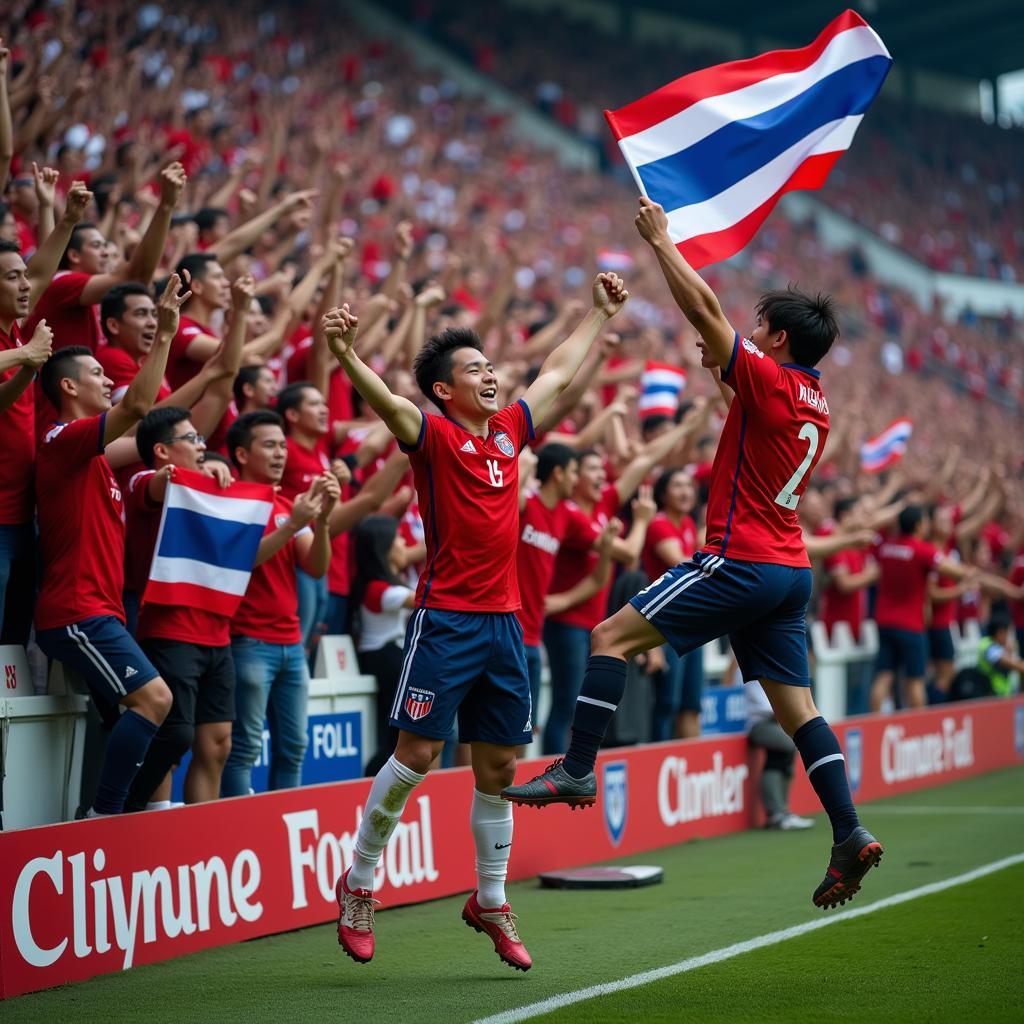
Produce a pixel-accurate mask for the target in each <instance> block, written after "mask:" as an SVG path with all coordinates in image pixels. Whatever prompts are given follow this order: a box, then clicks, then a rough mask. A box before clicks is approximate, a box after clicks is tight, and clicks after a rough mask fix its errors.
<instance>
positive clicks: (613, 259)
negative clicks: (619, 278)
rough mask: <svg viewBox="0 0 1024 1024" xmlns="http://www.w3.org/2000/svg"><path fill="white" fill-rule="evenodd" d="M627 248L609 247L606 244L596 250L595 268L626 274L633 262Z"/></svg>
mask: <svg viewBox="0 0 1024 1024" xmlns="http://www.w3.org/2000/svg"><path fill="white" fill-rule="evenodd" d="M635 262H636V261H635V260H634V259H633V254H632V253H631V252H630V251H629V250H628V249H611V248H608V247H607V246H605V247H602V248H600V249H598V250H597V269H598V270H600V271H601V272H602V273H604V272H612V273H615V274H628V273H629V272H630V271H631V270H632V269H633V266H634V264H635Z"/></svg>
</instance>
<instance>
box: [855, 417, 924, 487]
mask: <svg viewBox="0 0 1024 1024" xmlns="http://www.w3.org/2000/svg"><path fill="white" fill-rule="evenodd" d="M913 432H914V424H913V423H912V422H911V421H910V420H909V419H906V418H903V419H899V420H893V421H892V423H890V424H889V426H887V427H886V428H885V430H883V431H882V432H881V433H880V434H879V435H878V436H877V437H873V438H871V440H870V441H865V442H864V444H862V445H861V446H860V468H861V469H862V470H864V472H865V473H881V472H882V470H883V469H888V468H889V467H890V466H892V465H893V464H894V463H897V462H899V461H900V459H902V458H903V456H904V454H905V453H906V450H907V441H909V440H910V435H911V434H912V433H913Z"/></svg>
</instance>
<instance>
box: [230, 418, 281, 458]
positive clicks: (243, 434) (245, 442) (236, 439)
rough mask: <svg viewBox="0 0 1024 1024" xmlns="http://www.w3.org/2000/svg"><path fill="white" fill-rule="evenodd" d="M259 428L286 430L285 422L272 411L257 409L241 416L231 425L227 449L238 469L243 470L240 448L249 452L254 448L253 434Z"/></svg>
mask: <svg viewBox="0 0 1024 1024" xmlns="http://www.w3.org/2000/svg"><path fill="white" fill-rule="evenodd" d="M257 427H280V428H281V429H282V430H284V420H282V419H281V417H280V416H278V414H277V413H276V412H274V411H273V410H272V409H257V410H256V411H255V412H247V413H246V414H245V415H244V416H239V417H238V419H237V420H235V422H234V423H232V424H231V426H230V427H229V428H228V437H227V448H228V455H229V456H230V457H231V461H232V462H233V463H234V464H235V467H236V468H237V469H241V468H242V465H241V463H240V462H239V461H238V456H237V455H236V452H237V451H238V449H239V448H244V449H245V450H246V451H248V450H249V448H250V447H251V446H252V433H253V431H254V430H255V429H256V428H257Z"/></svg>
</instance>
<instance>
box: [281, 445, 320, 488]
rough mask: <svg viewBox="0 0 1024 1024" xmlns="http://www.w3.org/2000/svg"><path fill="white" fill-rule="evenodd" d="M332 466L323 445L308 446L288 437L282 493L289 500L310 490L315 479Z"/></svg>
mask: <svg viewBox="0 0 1024 1024" xmlns="http://www.w3.org/2000/svg"><path fill="white" fill-rule="evenodd" d="M330 468H331V460H330V459H329V458H328V457H327V450H326V448H325V447H324V446H323V445H317V446H316V447H315V448H306V447H304V446H303V445H301V444H299V443H298V441H296V440H295V438H293V437H289V438H288V461H287V462H285V464H284V476H282V477H281V494H282V495H283V496H284V497H286V498H287V499H288V500H289V501H294V500H295V496H296V495H298V494H302V493H303V492H305V491H308V490H309V488H310V485H311V484H312V483H313V481H314V480H315V479H316V478H317V477H318V476H319V475H320V474H321V473H323V472H326V471H327V470H329V469H330Z"/></svg>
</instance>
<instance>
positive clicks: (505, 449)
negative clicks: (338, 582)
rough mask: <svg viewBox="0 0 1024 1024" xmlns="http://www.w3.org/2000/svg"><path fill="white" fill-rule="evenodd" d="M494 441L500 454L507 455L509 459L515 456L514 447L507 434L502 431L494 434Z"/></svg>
mask: <svg viewBox="0 0 1024 1024" xmlns="http://www.w3.org/2000/svg"><path fill="white" fill-rule="evenodd" d="M494 443H495V444H496V445H497V446H498V451H499V452H501V454H502V455H507V456H508V457H509V458H510V459H511V458H514V457H515V454H516V448H515V445H514V444H512V439H511V438H510V437H509V436H508V434H506V433H504V432H502V433H499V434H495V435H494Z"/></svg>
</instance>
